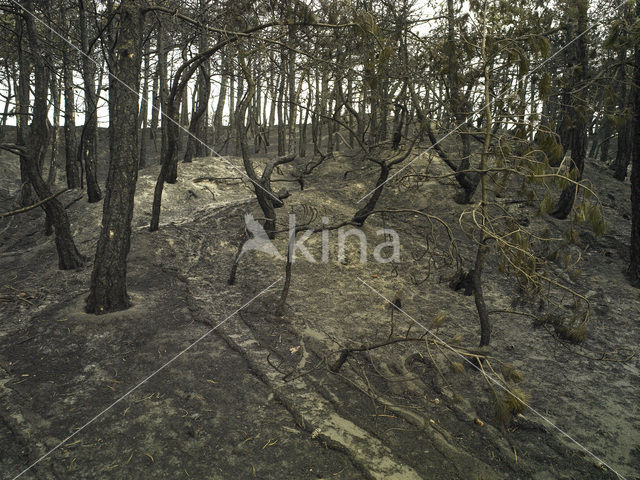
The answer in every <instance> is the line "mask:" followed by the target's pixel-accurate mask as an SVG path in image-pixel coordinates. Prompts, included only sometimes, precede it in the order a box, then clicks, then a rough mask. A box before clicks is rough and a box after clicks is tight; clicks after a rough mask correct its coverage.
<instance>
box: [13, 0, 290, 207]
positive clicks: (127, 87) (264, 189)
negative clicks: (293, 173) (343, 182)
mask: <svg viewBox="0 0 640 480" xmlns="http://www.w3.org/2000/svg"><path fill="white" fill-rule="evenodd" d="M10 1H11V2H12V3H13V4H15V5H16V6H18V7H19V8H20V9H21V10H23V11H24V12H25V13H26V14H27V15H29V16H31V17H33V18H34V19H35V21H36V22H38V23H40V24H41V25H42V26H44V27H45V28H46V29H47V30H49V31H50V32H51V33H53V34H54V35H55V36H56V37H58V38H60V39H61V40H62V41H63V42H65V43H66V44H68V45H69V46H71V48H73V49H74V50H76V51H77V52H78V53H80V55H82V56H83V57H86V58H88V59H89V60H90V61H91V62H93V63H94V64H95V65H96V66H97V67H98V68H99V69H102V65H101V64H100V63H99V62H98V61H97V60H95V59H93V58H92V57H91V56H90V55H88V54H86V53H85V52H84V51H82V49H81V48H79V47H77V46H76V45H74V44H73V43H71V41H69V40H68V39H67V38H65V37H64V36H63V35H62V34H61V33H59V32H58V31H57V30H56V29H55V28H53V27H52V26H51V25H49V24H48V23H47V22H45V21H44V20H42V19H41V18H39V17H38V16H37V15H36V14H35V13H33V12H31V11H29V10H27V9H26V8H25V7H24V6H23V5H21V4H20V3H18V1H17V0H10ZM102 71H103V72H104V73H106V74H107V75H108V76H110V77H111V78H113V79H114V80H116V81H117V82H118V83H121V84H122V85H123V86H124V87H125V88H126V89H127V90H129V91H130V92H131V93H133V94H134V95H135V96H137V97H138V99H139V100H140V101H144V102H147V105H149V102H148V101H147V99H146V98H144V99H143V98H142V94H141V93H140V92H138V91H136V90H134V89H133V88H132V87H130V86H129V85H127V83H125V82H124V81H122V80H120V78H118V77H117V76H116V75H114V74H113V73H111V72H109V71H108V69H107V70H102ZM151 108H152V109H155V110H156V111H157V112H158V114H159V115H161V116H162V117H163V118H166V119H167V120H168V121H169V122H171V123H173V124H174V125H176V126H177V127H178V128H179V129H180V130H182V131H183V132H186V133H187V135H189V136H190V137H191V138H193V139H194V140H195V141H196V142H198V143H199V144H200V145H202V146H203V147H205V148H206V149H207V150H209V152H210V153H212V154H213V156H215V157H218V158H219V159H221V160H223V161H225V162H227V164H228V165H229V166H230V167H231V168H232V169H234V170H235V171H236V172H238V173H239V174H240V175H242V176H243V177H245V178H246V179H248V180H249V181H250V182H251V183H253V184H254V185H255V186H256V187H258V188H260V189H261V190H263V191H264V192H265V193H266V194H267V195H269V196H270V197H271V198H273V199H274V200H277V201H278V202H279V201H280V199H279V198H278V197H277V196H275V195H274V194H273V193H271V192H270V191H269V190H267V189H266V188H264V187H263V186H262V185H260V183H258V182H256V181H254V180H253V179H252V178H251V177H249V175H247V174H246V173H245V172H243V171H242V170H240V169H239V168H238V167H236V166H235V165H234V164H233V163H231V162H230V161H229V160H228V159H227V158H225V157H223V156H222V155H220V154H219V153H218V152H217V151H216V150H214V149H213V147H210V146H209V145H207V144H206V143H204V142H203V141H202V140H200V138H198V137H197V136H196V135H194V134H193V133H191V132H190V131H189V130H188V129H187V128H185V127H183V126H182V125H180V123H179V122H176V121H175V120H174V119H173V118H171V117H170V116H169V115H167V114H166V113H165V112H164V111H162V110H161V109H160V108H159V107H157V106H155V105H153V104H151Z"/></svg>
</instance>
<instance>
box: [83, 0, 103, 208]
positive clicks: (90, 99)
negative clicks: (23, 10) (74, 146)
mask: <svg viewBox="0 0 640 480" xmlns="http://www.w3.org/2000/svg"><path fill="white" fill-rule="evenodd" d="M78 6H79V9H78V23H79V24H80V43H81V48H82V51H83V52H84V55H82V56H81V57H82V78H83V81H84V102H85V112H84V127H83V129H82V136H81V137H80V145H79V149H80V155H79V157H80V158H81V159H82V164H83V166H84V173H85V178H86V181H87V196H88V199H89V203H95V202H99V201H100V200H102V191H101V190H100V185H99V184H98V176H97V175H98V172H97V156H98V137H97V135H98V107H97V105H98V104H97V96H96V78H95V76H96V65H95V63H94V62H93V60H92V59H91V58H89V56H90V55H91V51H90V50H89V39H88V33H87V24H88V20H87V18H86V10H85V0H78Z"/></svg>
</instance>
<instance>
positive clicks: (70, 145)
mask: <svg viewBox="0 0 640 480" xmlns="http://www.w3.org/2000/svg"><path fill="white" fill-rule="evenodd" d="M62 64H63V67H62V68H63V77H64V78H63V82H64V152H65V153H64V154H65V172H66V174H67V186H68V187H69V188H78V187H80V170H79V168H78V154H77V151H78V144H77V141H76V106H75V101H76V99H75V94H74V91H73V71H72V69H71V56H70V52H69V48H68V47H67V46H66V44H64V46H63V51H62Z"/></svg>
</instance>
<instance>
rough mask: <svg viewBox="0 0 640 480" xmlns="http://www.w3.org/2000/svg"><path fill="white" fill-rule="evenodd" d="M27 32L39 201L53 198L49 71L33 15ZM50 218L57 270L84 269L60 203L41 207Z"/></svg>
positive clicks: (31, 146)
mask: <svg viewBox="0 0 640 480" xmlns="http://www.w3.org/2000/svg"><path fill="white" fill-rule="evenodd" d="M25 8H26V9H27V10H29V11H30V12H32V11H33V2H32V1H31V0H27V1H26V2H25ZM25 25H26V30H27V33H28V35H29V43H30V47H31V52H32V59H33V66H34V68H33V73H34V81H35V83H34V101H33V122H32V123H31V132H30V135H29V142H28V145H27V155H26V156H25V167H26V171H27V174H28V176H29V181H30V182H31V185H32V186H33V188H34V190H35V191H36V193H37V194H38V197H39V198H40V200H44V199H46V198H49V197H51V191H50V190H49V188H48V186H47V184H46V182H45V181H44V180H43V179H42V171H41V165H42V163H43V159H44V156H45V154H46V151H47V144H48V139H49V128H48V125H47V110H48V105H47V97H48V88H47V83H48V77H49V75H48V71H47V68H46V66H45V64H44V57H43V55H42V52H41V51H40V47H39V41H38V37H37V35H38V32H37V29H36V25H35V20H34V19H33V17H32V16H31V15H25ZM42 207H43V209H44V211H45V213H46V214H47V221H48V222H49V223H50V224H51V225H53V228H54V231H55V243H56V250H57V252H58V266H59V267H60V269H61V270H70V269H74V268H78V267H80V266H82V264H83V261H84V259H83V258H82V255H80V252H78V250H77V249H76V246H75V243H74V242H73V237H72V236H71V229H70V227H69V218H68V217H67V213H66V212H65V210H64V207H63V206H62V205H61V204H60V202H59V201H58V200H57V199H55V198H53V199H51V200H49V201H47V202H45V203H44V204H43V205H42Z"/></svg>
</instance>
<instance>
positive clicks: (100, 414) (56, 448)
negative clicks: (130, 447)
mask: <svg viewBox="0 0 640 480" xmlns="http://www.w3.org/2000/svg"><path fill="white" fill-rule="evenodd" d="M280 280H282V277H280V278H278V279H277V280H276V281H275V282H273V283H272V284H271V285H269V286H268V287H266V288H265V289H263V290H262V291H260V292H259V293H258V294H257V295H255V296H254V297H253V298H251V300H249V301H248V302H246V303H245V304H244V305H242V306H241V307H240V308H238V309H236V310H234V311H233V312H232V313H231V314H230V315H229V316H228V317H226V318H225V319H224V320H222V321H221V322H220V323H218V324H217V325H216V326H215V327H212V328H211V329H209V330H208V331H206V332H205V333H204V334H203V335H201V336H200V337H199V338H198V339H197V340H195V341H194V342H192V343H191V344H190V345H189V346H188V347H186V348H184V349H183V350H181V351H180V352H179V353H178V354H176V355H175V356H173V357H172V358H171V359H170V360H169V361H168V362H166V363H165V364H163V365H162V366H161V367H160V368H158V369H157V370H155V371H154V372H153V373H151V374H150V375H148V376H147V377H145V378H144V379H143V380H142V381H140V382H138V383H137V384H136V385H135V386H134V387H132V388H130V389H129V390H128V391H127V392H126V393H125V394H124V395H122V396H121V397H119V398H118V399H117V400H116V401H114V402H113V403H112V404H111V405H109V406H108V407H106V408H105V409H104V410H102V411H101V412H100V413H98V414H97V415H96V416H95V417H93V418H92V419H91V420H89V421H88V422H86V423H85V424H84V425H82V426H81V427H80V428H79V429H78V430H76V431H75V432H73V433H72V434H71V435H69V436H68V437H66V438H65V439H63V440H62V441H61V442H60V443H58V444H57V445H56V446H55V447H53V448H52V449H51V450H49V451H48V452H47V453H45V454H44V455H43V456H41V457H40V458H39V459H38V460H36V461H35V462H33V463H32V464H31V465H29V466H28V467H27V468H25V469H24V470H23V471H22V472H20V473H19V474H18V475H16V476H15V477H13V480H16V479H17V478H20V477H21V476H22V475H24V474H25V473H27V472H28V471H29V470H31V469H32V468H33V467H35V466H36V465H37V464H38V463H40V462H41V461H42V460H44V459H45V458H47V457H48V456H50V455H51V454H52V453H53V452H55V451H56V450H58V449H59V448H60V447H61V446H62V445H64V444H65V443H67V442H68V441H69V440H71V439H72V438H73V437H75V436H76V435H78V434H79V433H80V432H81V431H83V430H84V429H85V428H87V427H88V426H89V425H91V424H92V423H93V422H95V421H96V420H98V419H99V418H100V417H102V416H103V415H104V414H105V413H107V412H108V411H109V410H111V409H112V408H113V407H115V406H116V405H117V404H118V403H120V402H121V401H122V400H124V399H125V398H127V397H128V396H129V395H131V394H132V393H133V392H135V391H136V390H137V389H138V388H140V387H141V386H142V385H143V384H144V383H146V382H147V381H148V380H149V379H151V378H152V377H154V376H155V375H156V374H158V373H160V372H161V371H162V370H164V369H165V368H167V367H168V366H169V365H171V364H172V363H173V362H174V361H176V360H177V359H178V358H180V357H181V356H182V355H183V354H184V353H186V352H188V351H189V350H191V349H192V348H193V347H194V346H196V345H197V344H198V343H199V342H200V341H202V340H204V339H205V338H207V337H208V336H209V335H210V334H211V332H213V331H214V330H215V329H216V328H218V327H219V326H221V325H222V324H224V323H225V322H226V321H227V320H229V319H230V318H231V317H233V316H234V315H236V314H237V313H238V312H240V311H241V310H243V309H244V308H245V307H247V306H248V305H249V304H251V303H252V302H253V301H254V300H256V299H257V298H258V297H260V296H262V295H263V294H264V293H266V292H267V291H268V290H269V289H271V287H273V286H274V285H275V284H276V283H278V282H279V281H280Z"/></svg>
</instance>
